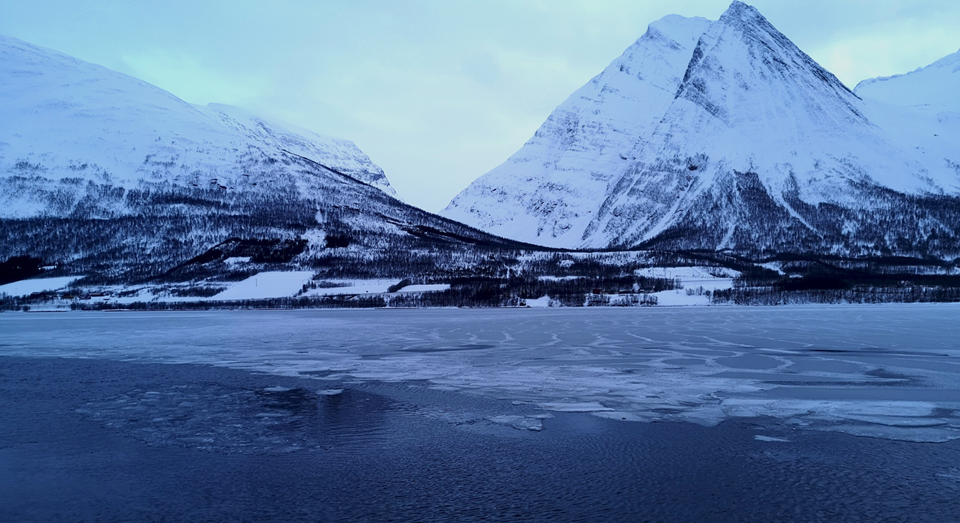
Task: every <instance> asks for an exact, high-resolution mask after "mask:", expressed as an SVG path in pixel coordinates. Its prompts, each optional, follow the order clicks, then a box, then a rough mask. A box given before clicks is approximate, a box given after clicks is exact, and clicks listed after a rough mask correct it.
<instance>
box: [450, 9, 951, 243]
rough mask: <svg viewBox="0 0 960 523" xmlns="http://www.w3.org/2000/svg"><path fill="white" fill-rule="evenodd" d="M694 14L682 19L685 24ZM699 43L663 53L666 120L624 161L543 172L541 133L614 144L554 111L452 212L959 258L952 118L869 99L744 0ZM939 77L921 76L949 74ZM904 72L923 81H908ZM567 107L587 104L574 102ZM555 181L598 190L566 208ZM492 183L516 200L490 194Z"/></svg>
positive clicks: (541, 234)
mask: <svg viewBox="0 0 960 523" xmlns="http://www.w3.org/2000/svg"><path fill="white" fill-rule="evenodd" d="M660 23H661V22H658V23H655V24H653V25H651V30H650V31H648V33H647V35H645V37H644V38H642V39H641V40H640V41H638V44H636V45H640V44H641V42H644V40H645V39H647V38H648V36H649V35H650V34H651V32H652V31H654V30H655V29H656V27H657V25H658V24H660ZM697 23H699V22H692V21H688V22H685V23H684V24H683V26H684V27H686V28H687V30H688V31H689V30H691V29H693V28H695V27H696V26H697ZM687 34H689V33H687ZM696 38H697V42H696V44H695V45H693V46H691V47H690V48H689V51H688V50H686V48H684V47H683V45H681V44H680V43H679V42H676V41H675V43H676V44H677V45H671V46H666V47H662V48H658V47H654V48H653V49H654V51H652V52H654V53H659V54H661V55H663V56H669V57H671V61H670V63H671V64H673V67H672V68H670V67H666V68H664V69H663V70H661V71H659V72H658V81H661V82H666V81H667V80H672V79H674V78H679V79H680V80H679V81H678V82H677V88H676V89H675V90H673V91H672V92H671V93H670V94H669V96H668V98H669V99H668V100H667V101H666V102H665V103H663V102H660V101H658V102H657V103H656V104H646V103H645V102H644V101H642V100H640V99H637V100H635V101H634V102H633V103H634V104H635V105H637V106H638V107H639V106H642V107H644V108H645V109H648V110H651V111H654V108H655V110H656V112H655V113H652V114H651V115H650V116H651V118H646V119H645V120H644V121H651V120H653V121H655V122H656V123H655V124H654V125H648V126H644V125H638V126H637V127H636V128H635V129H634V130H633V131H631V132H634V133H635V134H634V136H633V147H632V148H631V149H629V150H628V151H627V150H625V151H622V152H619V153H618V154H619V156H620V158H621V160H622V162H621V164H620V165H612V164H610V163H606V164H605V163H601V162H597V163H593V164H589V162H587V163H588V164H589V165H592V166H595V167H596V169H597V170H598V171H600V173H598V174H595V175H594V174H590V175H589V176H587V175H585V174H584V173H583V172H581V173H570V172H566V171H560V172H559V174H558V171H556V170H550V169H548V170H546V171H545V170H544V169H543V168H542V166H543V165H546V164H547V163H549V158H548V155H547V154H544V153H542V152H538V151H536V149H535V148H534V147H531V144H537V143H538V137H540V135H541V134H548V135H550V136H552V137H553V138H554V140H553V142H552V143H553V146H552V149H549V152H550V153H552V154H553V153H557V152H558V151H561V150H562V152H561V153H560V154H561V156H563V155H564V154H569V153H566V151H567V150H570V149H571V145H574V146H575V147H577V148H579V150H578V151H577V154H578V155H579V156H580V157H582V158H587V157H589V156H590V155H591V154H593V155H599V151H601V150H604V148H603V146H602V145H600V144H598V141H597V140H592V141H582V140H581V141H577V140H573V141H572V142H570V144H564V143H563V141H562V139H561V138H562V136H564V133H563V132H558V131H557V126H556V125H555V124H553V123H552V122H551V121H550V120H548V122H547V123H545V124H544V126H543V127H541V129H540V130H539V131H538V132H537V136H536V137H535V138H534V140H532V141H531V142H529V143H528V144H527V145H525V146H524V148H523V149H521V152H519V153H517V154H516V155H515V156H514V157H513V158H511V160H509V161H508V162H507V163H506V164H504V165H503V166H501V167H498V168H497V169H495V170H494V171H491V172H490V173H488V174H486V175H484V176H483V177H481V178H480V179H479V180H477V181H476V182H474V184H472V185H471V186H470V187H468V188H467V189H466V190H465V191H464V192H463V193H461V194H460V195H458V196H457V197H456V198H455V199H454V200H453V201H452V202H451V204H450V206H448V208H447V209H445V211H444V214H445V215H447V216H450V217H455V218H456V219H459V220H461V221H464V222H465V223H468V224H472V225H476V226H479V227H482V228H485V229H486V230H489V231H491V232H495V233H497V234H501V235H504V236H508V237H515V238H522V239H524V240H525V241H530V242H534V243H539V244H543V245H551V246H558V247H560V246H562V247H576V248H636V247H647V248H663V249H673V250H710V251H716V250H731V251H734V252H740V253H745V254H752V255H769V254H774V253H785V252H786V253H815V254H820V255H823V254H838V255H844V256H874V255H878V256H883V255H891V254H905V255H937V256H954V257H955V256H957V255H960V236H958V225H960V199H958V198H957V195H958V193H960V171H958V170H957V169H956V168H955V167H954V166H955V165H957V164H958V163H960V140H957V134H956V131H957V130H958V129H960V127H958V125H957V122H956V121H955V120H951V116H950V115H949V114H947V113H944V112H943V111H941V112H940V113H938V115H939V116H938V117H937V118H935V119H932V120H931V119H930V118H926V117H918V116H917V115H916V114H915V111H913V110H912V109H910V108H906V107H903V106H896V107H891V104H889V103H885V102H882V101H877V100H873V99H870V98H867V94H864V96H863V97H861V96H858V94H855V93H854V92H852V91H851V90H849V89H848V88H847V87H846V86H844V85H843V84H842V83H841V82H840V81H839V80H837V79H836V78H835V77H834V76H833V75H832V74H831V73H829V72H828V71H826V70H825V69H824V68H822V67H821V66H820V65H818V64H817V63H816V62H815V61H814V60H812V59H811V58H810V57H809V56H807V55H806V54H804V53H803V52H802V51H801V50H800V49H798V48H797V47H796V46H795V45H794V44H793V43H792V42H791V41H790V40H789V39H788V38H787V37H786V36H784V35H783V34H781V33H780V32H779V31H777V30H776V28H774V27H773V26H772V25H771V24H770V23H769V22H768V21H767V20H766V19H765V18H764V17H763V16H762V15H760V13H759V12H758V11H757V10H756V9H754V8H753V7H750V6H748V5H746V4H744V3H741V2H734V3H733V4H732V5H731V6H730V8H729V9H728V10H727V11H726V12H725V13H724V14H723V15H722V16H721V17H720V19H719V20H718V21H716V22H713V23H712V24H709V25H708V26H707V27H706V28H705V29H704V30H703V32H702V33H701V34H698V35H697V36H696ZM680 40H682V39H680ZM687 41H689V40H687ZM680 54H683V55H684V56H685V60H678V59H677V56H679V55H680ZM664 63H665V62H664ZM681 63H682V64H683V65H682V66H681V65H680V64H681ZM945 68H949V66H945V67H940V68H938V69H937V70H938V71H939V70H942V69H945ZM611 69H614V70H619V65H618V62H614V64H613V65H612V66H611V67H610V68H608V69H607V71H605V72H604V75H606V74H607V73H608V72H609V71H611ZM917 74H919V73H914V76H915V75H917ZM604 75H601V76H599V77H598V79H602V78H603V77H604ZM908 76H909V75H908ZM928 76H929V77H930V78H929V79H927V80H922V81H923V82H927V83H936V82H937V81H940V79H939V78H933V76H934V75H933V74H932V73H930V74H929V75H928ZM941 76H942V75H941ZM645 78H646V76H645ZM595 81H597V80H596V79H595ZM895 81H896V79H894V80H889V81H887V82H881V83H885V84H888V85H894V84H892V83H891V82H895ZM907 81H915V80H910V79H903V80H900V82H903V83H905V82H907ZM590 85H592V84H590ZM870 85H873V84H869V85H866V86H863V87H862V88H861V90H862V91H863V92H864V93H867V92H868V91H869V90H870ZM588 87H589V85H588ZM584 89H586V87H585V88H584ZM876 89H879V88H876ZM621 92H622V91H621ZM930 92H942V93H946V92H948V90H943V89H941V90H939V91H938V90H937V89H933V88H931V89H930ZM954 92H956V91H954ZM629 94H630V93H629V92H626V93H624V94H622V95H621V98H620V99H619V100H623V99H628V98H629ZM918 96H921V95H918ZM946 96H948V97H949V95H946ZM954 96H956V95H954ZM575 97H576V95H575ZM565 107H576V105H575V101H574V98H571V99H570V100H568V101H567V102H565V104H564V105H563V106H561V108H565ZM591 111H592V115H591V116H590V118H591V119H594V120H601V121H605V122H610V121H612V120H613V118H614V115H619V114H623V112H624V111H623V110H622V109H621V108H620V107H619V106H618V104H612V103H603V102H602V101H601V102H600V103H597V104H595V106H594V107H591ZM567 112H569V111H567ZM586 112H589V111H586V110H579V112H576V111H574V113H575V114H583V113H586ZM557 114H566V113H564V112H563V111H561V109H558V111H557V112H556V113H554V115H557ZM553 118H554V116H551V119H553ZM568 119H570V120H572V121H573V117H569V118H568ZM918 121H923V122H925V123H924V124H923V125H926V127H924V126H923V125H920V124H919V123H917V122H918ZM918 126H919V127H918ZM907 128H909V131H908V130H906V129H907ZM577 129H578V131H579V132H580V133H581V134H582V133H583V132H584V130H583V127H582V126H581V127H578V128H577ZM918 129H919V130H918ZM581 134H578V133H577V132H572V131H571V132H569V133H567V135H569V136H573V137H578V136H581ZM607 134H610V133H607ZM935 134H936V135H938V136H936V137H934V136H933V135H935ZM911 137H912V139H911ZM921 138H922V139H921ZM936 139H939V142H936V144H935V145H931V140H936ZM621 142H626V140H621ZM925 147H926V148H925ZM554 180H559V181H557V182H556V183H555V182H554ZM601 187H602V190H601ZM557 188H559V189H557ZM581 188H588V190H584V191H581ZM551 191H553V193H552V194H561V193H563V192H566V193H569V194H574V195H577V196H579V195H581V194H587V195H589V197H583V198H579V197H573V198H569V199H567V200H566V203H567V205H566V207H565V208H564V211H563V213H562V214H558V213H556V212H554V209H555V208H557V207H559V206H558V205H555V204H554V203H553V202H552V201H551V200H550V199H549V198H545V197H544V196H543V195H544V194H548V195H549V194H551ZM601 192H602V195H601ZM496 194H508V195H511V197H509V198H503V199H502V200H501V201H494V200H493V199H492V198H493V196H491V195H496ZM558 199H559V198H558ZM544 206H545V208H546V209H548V210H549V211H550V212H544V211H543V208H544ZM565 217H576V219H568V220H567V221H564V218H565Z"/></svg>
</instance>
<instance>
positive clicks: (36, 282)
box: [0, 276, 77, 296]
mask: <svg viewBox="0 0 960 523" xmlns="http://www.w3.org/2000/svg"><path fill="white" fill-rule="evenodd" d="M76 280H77V277H76V276H64V277H61V278H37V279H33V280H20V281H15V282H13V283H8V284H6V285H0V295H3V294H6V295H7V296H29V295H31V294H33V293H35V292H46V291H57V290H60V289H62V288H64V287H66V286H67V285H70V284H71V283H73V282H74V281H76Z"/></svg>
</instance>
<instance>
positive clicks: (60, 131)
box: [0, 37, 517, 281]
mask: <svg viewBox="0 0 960 523" xmlns="http://www.w3.org/2000/svg"><path fill="white" fill-rule="evenodd" d="M0 121H3V122H4V125H3V126H2V127H0V261H2V260H5V259H7V258H10V257H13V256H30V257H32V258H34V259H40V260H43V261H44V262H45V263H48V264H53V263H56V264H63V265H65V266H66V267H67V269H68V271H69V272H84V273H87V274H91V273H92V274H98V275H100V277H101V278H102V279H103V280H104V281H122V280H129V279H131V278H134V279H137V278H149V277H153V276H156V275H159V274H165V273H167V272H168V271H170V270H171V269H172V268H175V267H178V268H180V269H182V265H183V264H184V263H187V262H189V261H190V260H191V259H194V258H196V257H197V256H198V255H201V254H203V253H204V252H206V251H208V250H209V249H211V248H212V247H214V246H216V245H220V244H223V242H225V241H227V240H229V239H233V240H231V241H233V242H234V243H236V242H237V241H246V242H248V243H249V242H252V243H251V245H261V246H262V245H274V244H276V245H284V246H290V245H294V246H297V248H296V249H292V250H291V249H290V248H287V247H284V248H283V249H280V250H281V251H283V252H284V255H283V256H279V257H277V256H272V255H265V259H268V260H270V261H272V262H278V263H279V262H283V263H292V264H294V265H300V266H303V265H307V266H313V265H316V264H317V263H321V264H322V263H323V262H322V259H323V258H325V257H329V255H330V254H331V253H332V252H336V253H341V254H343V255H346V256H348V257H353V258H355V259H357V260H368V261H369V260H373V259H377V258H382V257H383V256H401V255H402V254H403V253H404V252H405V251H409V250H413V251H417V250H430V249H432V248H434V247H436V246H437V245H454V246H458V248H464V247H469V246H486V247H492V248H503V247H506V248H512V247H515V246H516V245H517V244H516V243H515V242H510V241H506V240H502V239H500V238H496V237H493V236H491V235H489V234H486V233H482V232H480V231H477V230H474V229H471V228H469V227H465V226H463V225H461V224H459V223H456V222H452V221H450V220H447V219H444V218H440V217H438V216H435V215H432V214H429V213H427V212H425V211H422V210H420V209H417V208H414V207H411V206H408V205H406V204H404V203H403V202H401V201H399V200H397V199H396V198H395V197H394V194H395V193H394V191H393V188H392V187H390V184H389V182H388V181H387V179H386V177H385V176H384V174H383V171H382V170H381V169H380V168H379V167H378V166H376V165H375V164H374V163H373V162H371V161H370V159H369V158H368V157H367V156H366V155H365V154H364V153H363V152H362V151H360V150H359V149H358V148H357V147H356V146H355V145H354V144H353V143H352V142H349V141H346V140H342V139H338V138H331V137H327V136H321V135H317V134H315V133H312V132H310V131H306V130H303V129H297V128H293V127H291V126H288V125H285V124H280V123H274V122H268V121H266V120H264V119H261V118H258V117H256V116H254V115H251V114H249V113H246V112H244V111H242V110H240V109H237V108H233V107H228V106H220V105H210V106H206V107H200V106H194V105H191V104H188V103H186V102H183V101H182V100H180V99H178V98H176V97H174V96H173V95H171V94H170V93H167V92H166V91H163V90H161V89H158V88H156V87H154V86H152V85H149V84H146V83H144V82H141V81H139V80H137V79H135V78H131V77H129V76H126V75H123V74H120V73H116V72H113V71H110V70H107V69H104V68H102V67H100V66H96V65H93V64H89V63H86V62H82V61H80V60H76V59H74V58H71V57H69V56H65V55H62V54H60V53H56V52H54V51H50V50H46V49H42V48H39V47H35V46H32V45H30V44H27V43H24V42H21V41H19V40H15V39H12V38H6V37H0ZM466 250H468V251H469V249H466ZM358 263H359V262H358ZM180 269H178V270H180ZM181 272H182V271H181Z"/></svg>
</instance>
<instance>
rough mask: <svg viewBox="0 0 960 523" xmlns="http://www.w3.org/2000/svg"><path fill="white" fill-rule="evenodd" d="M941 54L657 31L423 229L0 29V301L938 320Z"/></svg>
mask: <svg viewBox="0 0 960 523" xmlns="http://www.w3.org/2000/svg"><path fill="white" fill-rule="evenodd" d="M958 93H960V52H958V53H955V54H952V55H950V56H947V57H945V58H943V59H941V60H939V61H937V62H935V63H933V64H931V65H929V66H927V67H923V68H920V69H917V70H916V71H913V72H910V73H907V74H903V75H899V76H894V77H889V78H876V79H870V80H865V81H863V82H861V83H860V84H859V85H857V86H856V87H855V88H853V89H851V88H849V87H848V86H846V85H844V84H843V83H842V82H840V81H839V80H838V79H837V78H836V77H835V76H834V75H833V74H831V73H830V72H829V71H827V70H826V69H824V68H823V67H822V66H820V65H819V64H817V63H816V62H815V61H814V60H813V59H811V58H810V57H809V56H808V55H806V54H805V53H804V52H803V51H802V50H800V49H799V48H798V47H797V46H796V45H794V44H793V43H792V42H791V41H790V40H789V38H787V37H786V36H785V35H783V34H782V33H780V32H779V31H778V30H777V29H776V28H775V27H774V26H773V25H772V24H770V22H769V21H767V20H766V19H765V18H764V17H763V15H762V14H761V13H760V12H758V11H757V10H756V9H755V8H753V7H751V6H749V5H747V4H744V3H742V2H738V1H737V2H734V3H733V4H731V6H730V7H729V9H728V10H727V11H726V12H725V13H724V14H723V15H722V16H721V17H720V18H719V20H716V21H710V20H706V19H703V18H684V17H680V16H676V15H672V16H668V17H665V18H663V19H661V20H658V21H656V22H653V23H652V24H650V26H649V28H648V30H647V32H646V33H645V34H644V35H642V36H641V37H640V39H638V40H637V41H636V43H634V44H633V45H632V46H630V47H629V48H628V49H627V50H626V51H625V52H624V53H623V55H622V56H620V57H618V58H617V59H615V60H614V61H613V62H612V63H611V64H610V65H609V66H608V67H607V68H606V69H605V70H604V71H602V72H601V73H600V74H599V75H597V76H596V77H595V78H593V79H592V80H591V81H590V82H588V83H587V84H586V85H584V86H583V87H582V88H580V89H579V90H577V91H576V92H575V93H573V94H572V95H571V96H570V98H568V99H567V100H566V101H565V102H563V103H562V104H561V105H560V106H559V107H557V109H556V110H555V111H554V112H553V113H552V114H551V115H550V116H549V118H547V120H546V121H545V122H544V123H543V125H542V126H541V127H540V129H538V130H537V132H536V133H535V134H534V136H533V137H532V138H531V139H530V140H529V141H528V142H527V143H526V144H523V146H522V147H520V149H519V150H518V151H517V152H516V153H515V154H514V155H513V156H511V157H510V158H509V159H508V160H507V161H506V162H504V163H503V164H502V165H500V166H499V167H497V168H495V169H494V170H492V171H490V172H489V173H487V174H485V175H483V176H481V177H480V178H479V179H477V180H476V181H475V182H473V183H472V184H470V186H469V187H467V188H465V189H464V190H463V192H461V193H460V194H459V195H458V196H456V198H454V199H453V201H451V202H450V204H449V205H448V206H447V207H446V208H445V209H444V210H443V211H442V212H441V213H440V215H435V214H431V213H428V212H426V211H423V210H421V209H418V208H416V207H413V206H411V205H408V204H406V203H404V202H403V201H402V200H401V199H399V198H398V196H397V194H396V192H395V191H394V190H393V188H392V187H391V185H390V182H389V181H388V179H387V176H386V174H385V173H384V171H383V169H381V168H380V167H378V166H377V165H376V164H374V163H373V161H371V159H370V158H369V157H368V156H367V155H366V154H365V153H364V152H363V151H361V150H360V149H359V148H358V147H357V146H356V145H354V144H353V143H352V142H350V141H348V140H345V139H341V138H334V137H329V136H322V135H318V134H316V133H313V132H311V131H309V130H306V129H301V128H297V127H294V126H290V125H287V124H284V123H282V122H276V121H272V120H270V119H267V118H261V117H259V116H257V115H254V114H251V113H249V112H247V111H245V110H243V109H239V108H235V107H230V106H225V105H217V104H211V105H207V106H197V105H192V104H189V103H187V102H184V101H183V100H180V99H179V98H177V97H175V96H174V95H172V94H171V93H168V92H166V91H163V90H162V89H159V88H157V87H155V86H152V85H150V84H148V83H146V82H143V81H140V80H138V79H136V78H132V77H130V76H127V75H124V74H121V73H117V72H114V71H111V70H108V69H106V68H103V67H100V66H98V65H94V64H90V63H87V62H83V61H81V60H77V59H75V58H72V57H70V56H67V55H64V54H61V53H58V52H56V51H52V50H48V49H43V48H40V47H37V46H34V45H32V44H29V43H26V42H23V41H20V40H17V39H14V38H9V37H2V36H0V121H2V122H3V124H2V126H0V308H2V309H6V310H62V309H114V308H121V309H168V308H220V307H279V308H288V307H433V306H440V307H450V306H467V307H473V306H482V307H490V306H494V307H496V306H664V305H708V304H714V305H721V304H731V303H733V304H783V303H863V302H867V303H873V302H890V301H908V302H913V301H960V269H958V263H960V95H958Z"/></svg>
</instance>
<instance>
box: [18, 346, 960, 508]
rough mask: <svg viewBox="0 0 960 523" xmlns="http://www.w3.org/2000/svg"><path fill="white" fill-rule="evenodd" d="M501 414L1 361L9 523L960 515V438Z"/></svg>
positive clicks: (167, 373) (194, 377) (375, 388)
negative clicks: (534, 420) (534, 422)
mask: <svg viewBox="0 0 960 523" xmlns="http://www.w3.org/2000/svg"><path fill="white" fill-rule="evenodd" d="M340 391H342V392H340ZM503 403H504V402H503V401H499V400H495V399H485V398H480V397H474V396H469V395H465V394H462V393H452V392H441V391H432V390H428V389H426V388H423V387H419V386H417V385H416V384H413V385H410V384H406V385H398V384H393V385H390V384H375V383H374V384H370V383H367V384H359V383H354V384H351V383H340V384H336V387H335V388H331V384H330V383H329V382H327V381H323V382H321V381H318V380H312V379H308V378H284V377H278V376H268V375H262V374H255V373H250V372H245V371H240V370H230V369H223V368H214V367H207V366H199V365H163V364H153V363H150V364H146V363H143V364H142V363H124V362H116V361H104V360H81V359H55V358H46V359H30V358H16V357H0V521H3V522H30V521H98V522H99V521H165V522H174V521H282V522H296V521H716V522H723V521H756V522H774V521H870V522H875V521H931V522H949V521H960V441H953V442H948V443H912V442H901V441H892V440H885V439H877V438H863V437H856V436H851V435H847V434H842V433H831V432H818V431H797V430H792V429H790V428H788V427H787V426H784V425H781V424H780V423H779V422H776V421H774V420H769V419H748V420H743V419H737V420H730V421H727V422H724V423H722V424H720V425H719V426H716V427H710V428H705V427H700V426H697V425H693V424H688V423H679V422H675V423H634V422H617V421H612V420H604V419H600V418H597V417H594V416H590V415H587V414H564V413H555V414H554V415H553V417H551V418H548V419H544V420H543V423H542V430H539V431H533V430H522V429H519V428H516V427H514V426H512V425H511V423H510V422H509V420H510V419H513V418H511V417H510V416H506V417H504V416H503V413H504V412H508V413H510V414H515V415H516V418H517V419H521V418H524V417H527V418H529V416H532V415H536V414H537V413H538V412H540V411H538V410H537V409H536V408H535V407H532V406H528V405H512V404H510V402H505V403H507V406H505V405H504V404H503ZM493 413H496V414H498V415H500V417H499V418H497V419H498V420H499V421H497V422H494V421H491V420H490V419H491V417H492V416H491V414H493ZM525 419H526V418H525ZM504 420H506V422H505V421H504ZM757 436H760V437H761V438H763V439H762V440H758V439H757ZM777 440H785V441H777Z"/></svg>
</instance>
